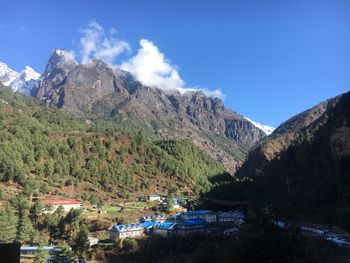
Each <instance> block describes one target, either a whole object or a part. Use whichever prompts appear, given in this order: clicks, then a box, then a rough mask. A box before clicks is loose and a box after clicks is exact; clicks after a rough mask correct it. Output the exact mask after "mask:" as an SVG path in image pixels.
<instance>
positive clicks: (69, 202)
mask: <svg viewBox="0 0 350 263" xmlns="http://www.w3.org/2000/svg"><path fill="white" fill-rule="evenodd" d="M43 203H44V205H45V206H46V208H45V209H44V213H53V212H55V211H56V210H57V209H58V208H59V207H60V206H62V207H63V209H64V211H65V212H69V210H71V209H72V208H73V209H79V208H81V203H80V202H79V201H77V200H74V199H65V200H59V199H58V200H44V202H43ZM48 207H49V208H48Z"/></svg>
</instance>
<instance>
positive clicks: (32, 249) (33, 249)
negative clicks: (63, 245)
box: [21, 246, 58, 255]
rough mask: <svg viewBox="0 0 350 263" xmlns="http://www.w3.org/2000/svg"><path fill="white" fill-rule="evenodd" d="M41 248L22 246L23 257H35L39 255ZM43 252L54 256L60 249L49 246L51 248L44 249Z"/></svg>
mask: <svg viewBox="0 0 350 263" xmlns="http://www.w3.org/2000/svg"><path fill="white" fill-rule="evenodd" d="M38 250H39V247H37V246H33V247H31V246H21V255H35V254H36V253H38ZM41 250H43V251H46V252H47V253H48V254H49V255H53V254H54V253H55V252H56V251H57V250H58V248H56V247H53V246H49V247H42V248H41Z"/></svg>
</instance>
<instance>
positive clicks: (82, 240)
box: [73, 227, 90, 256]
mask: <svg viewBox="0 0 350 263" xmlns="http://www.w3.org/2000/svg"><path fill="white" fill-rule="evenodd" d="M88 235H89V231H88V230H87V228H86V227H83V228H82V229H81V230H80V231H79V232H78V234H77V236H76V237H75V239H74V246H73V249H74V251H76V252H78V253H79V254H80V255H81V256H83V255H85V253H86V252H87V251H88V250H89V248H90V242H89V237H88Z"/></svg>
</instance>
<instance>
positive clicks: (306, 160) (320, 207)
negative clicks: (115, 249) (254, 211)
mask: <svg viewBox="0 0 350 263" xmlns="http://www.w3.org/2000/svg"><path fill="white" fill-rule="evenodd" d="M291 120H292V121H295V118H292V119H291ZM289 123H290V122H287V123H286V124H287V125H288V124H289ZM349 125H350V93H349V92H348V93H346V94H343V95H341V96H339V97H337V98H336V100H333V102H332V104H328V107H326V108H325V109H324V111H323V112H322V113H321V114H319V117H318V118H317V119H316V120H314V121H313V122H311V123H309V124H307V125H305V126H304V127H303V128H302V129H300V131H299V132H298V136H297V138H296V139H295V140H294V141H293V142H292V143H291V144H290V145H289V146H288V147H285V148H284V149H283V150H281V151H280V152H279V154H278V155H275V156H274V157H273V158H272V159H271V160H269V161H266V160H265V163H264V164H263V165H262V164H258V165H257V166H253V162H250V164H251V165H252V167H250V169H247V167H246V165H247V164H245V165H243V166H242V168H241V169H242V170H241V171H238V176H240V175H241V178H240V179H241V182H239V183H232V184H229V185H227V184H226V185H222V186H220V187H218V188H216V189H215V190H213V191H212V192H211V193H210V196H216V197H221V198H229V199H233V200H246V201H250V202H251V203H252V204H253V205H256V206H258V207H264V208H268V209H269V210H270V211H273V212H275V213H276V214H277V215H279V216H282V217H285V218H291V219H299V220H300V219H301V220H307V221H311V222H319V223H327V224H333V225H338V226H342V227H344V228H346V229H350V201H349V200H350V198H349V197H350V196H349V192H350V176H349V174H350V165H349V164H350V145H349V141H350V128H349ZM283 128H284V127H280V128H278V129H277V131H278V130H282V129H283ZM252 154H255V150H253V151H252ZM253 157H254V156H253V155H250V156H249V157H248V160H252V159H253ZM249 172H250V173H249ZM243 176H246V177H245V178H243Z"/></svg>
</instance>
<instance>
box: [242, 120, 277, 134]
mask: <svg viewBox="0 0 350 263" xmlns="http://www.w3.org/2000/svg"><path fill="white" fill-rule="evenodd" d="M244 118H245V119H247V120H248V121H250V122H251V123H252V124H253V125H254V126H255V127H257V128H259V129H260V130H262V131H263V132H264V133H265V134H266V135H270V134H271V133H272V132H273V131H274V130H275V128H274V127H271V126H268V125H265V124H261V123H258V122H255V121H252V120H251V119H249V118H247V117H244Z"/></svg>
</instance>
